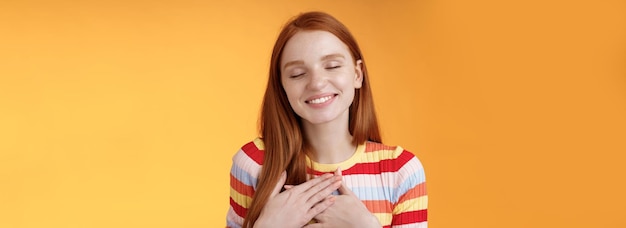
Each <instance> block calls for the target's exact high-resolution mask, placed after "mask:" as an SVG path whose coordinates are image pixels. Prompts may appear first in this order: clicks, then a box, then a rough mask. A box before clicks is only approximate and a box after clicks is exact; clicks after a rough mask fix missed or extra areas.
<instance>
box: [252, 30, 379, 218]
mask: <svg viewBox="0 0 626 228" xmlns="http://www.w3.org/2000/svg"><path fill="white" fill-rule="evenodd" d="M280 66H281V69H280V70H281V75H282V76H281V82H282V84H283V87H284V89H285V93H286V94H287V97H288V100H289V103H290V105H291V107H292V108H293V110H294V112H295V113H296V114H297V115H298V116H300V117H301V118H302V120H303V121H302V122H303V128H304V136H305V138H306V140H307V141H308V142H309V143H310V145H311V146H312V147H313V150H312V153H311V154H310V157H311V159H313V160H314V161H316V162H319V163H340V162H342V161H345V160H347V159H348V158H350V157H351V156H352V155H353V154H354V152H355V149H356V145H353V144H352V135H350V132H349V130H348V124H349V122H348V121H349V107H350V105H351V104H352V102H353V99H354V94H355V90H356V89H358V88H361V86H362V83H363V72H362V62H361V60H354V59H353V57H352V55H351V54H350V51H349V49H348V47H347V46H346V45H345V44H344V43H343V42H341V40H339V39H338V38H337V37H336V36H335V35H333V34H332V33H329V32H326V31H301V32H298V33H297V34H295V35H294V36H293V37H292V38H291V39H290V40H289V41H288V42H287V44H286V45H285V48H284V50H283V53H282V59H281V65H280ZM341 179H342V176H341V170H339V169H338V170H337V172H336V173H335V174H334V175H333V174H325V175H322V176H320V177H318V178H314V179H311V180H309V181H307V182H305V183H303V184H300V185H296V186H289V185H288V186H284V187H285V189H287V190H286V191H284V192H282V193H279V191H280V189H281V188H282V187H283V185H284V178H281V181H279V183H278V184H277V185H276V187H275V192H274V193H273V194H272V197H270V199H269V201H268V203H267V204H266V205H265V207H264V208H263V211H262V212H261V216H260V217H259V220H257V223H256V224H255V227H309V228H316V227H381V225H380V223H379V222H378V219H376V217H374V216H373V215H372V214H371V213H370V212H369V211H368V210H367V208H366V207H365V205H364V204H363V203H362V202H361V200H359V199H358V198H357V197H356V196H355V195H354V193H353V192H352V191H350V189H348V188H347V187H346V186H345V185H344V184H342V181H341ZM334 190H339V193H340V195H338V196H333V195H331V193H332V192H333V191H334ZM313 218H315V220H316V221H317V223H314V224H308V223H309V221H310V220H311V219H313Z"/></svg>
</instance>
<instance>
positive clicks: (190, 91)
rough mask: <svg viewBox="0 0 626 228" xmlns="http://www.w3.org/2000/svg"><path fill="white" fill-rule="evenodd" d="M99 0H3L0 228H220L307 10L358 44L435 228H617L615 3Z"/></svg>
mask: <svg viewBox="0 0 626 228" xmlns="http://www.w3.org/2000/svg"><path fill="white" fill-rule="evenodd" d="M100 2H102V3H94V2H91V3H87V2H86V1H41V2H36V1H2V2H1V3H0V227H7V228H9V227H11V228H12V227H223V226H224V225H225V215H226V210H227V209H228V191H229V186H228V180H229V179H228V172H229V168H230V164H231V160H230V158H231V156H232V155H233V154H234V153H235V152H236V151H237V149H238V148H239V147H240V146H241V145H243V144H244V143H246V142H247V141H249V140H251V139H253V138H254V137H255V136H256V119H257V117H258V110H259V106H260V100H261V97H262V92H263V90H264V87H265V82H266V77H267V71H268V62H269V56H270V51H271V48H272V45H273V42H274V40H275V38H276V36H277V33H278V31H279V29H280V27H281V26H282V25H283V24H284V23H285V22H286V21H287V19H288V18H290V17H291V16H294V15H296V14H297V13H299V12H301V11H307V10H323V11H327V12H329V13H331V14H333V15H335V16H336V17H337V18H339V19H340V20H342V21H343V22H344V23H345V24H346V25H347V26H348V27H349V28H350V29H351V30H352V32H353V33H354V35H355V36H356V37H357V40H358V41H359V43H360V45H361V48H362V49H363V51H364V54H365V57H366V62H367V64H368V69H369V70H370V74H371V81H372V83H373V90H374V96H375V101H376V105H377V109H378V113H379V115H380V120H381V122H382V128H383V137H384V140H385V141H386V143H387V144H393V145H402V146H403V147H405V148H407V149H408V150H410V151H412V152H414V153H415V154H417V155H418V156H419V157H420V159H421V160H422V162H423V163H424V166H425V168H426V174H427V179H428V183H429V194H430V196H429V197H430V205H429V206H430V208H429V220H430V222H429V223H430V224H431V226H432V227H529V226H532V227H626V220H625V219H624V218H623V216H624V215H623V213H624V211H625V206H624V205H626V198H625V197H624V192H626V187H625V185H624V183H623V181H624V174H626V168H624V164H623V162H624V161H625V158H626V155H624V154H625V152H626V143H625V142H624V141H626V140H625V139H626V2H624V1H539V0H531V1H495V0H492V1H486V0H478V1H460V0H448V1H403V2H399V1H391V2H388V1H370V0H361V1H342V0H339V1H328V0H322V1H319V0H316V1H312V0H311V1H309V0H307V1H249V2H244V1H225V2H224V3H217V2H212V1H100ZM392 2H393V3H392Z"/></svg>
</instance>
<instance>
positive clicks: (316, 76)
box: [307, 70, 328, 90]
mask: <svg viewBox="0 0 626 228" xmlns="http://www.w3.org/2000/svg"><path fill="white" fill-rule="evenodd" d="M327 84H328V78H327V77H326V75H325V74H324V72H323V71H320V70H313V71H311V72H310V77H309V83H308V84H307V89H309V90H322V89H323V88H324V87H326V85H327Z"/></svg>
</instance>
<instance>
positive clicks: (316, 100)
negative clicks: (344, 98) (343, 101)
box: [304, 94, 337, 104]
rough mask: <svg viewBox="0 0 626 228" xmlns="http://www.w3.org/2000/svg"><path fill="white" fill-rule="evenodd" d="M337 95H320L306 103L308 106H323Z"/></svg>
mask: <svg viewBox="0 0 626 228" xmlns="http://www.w3.org/2000/svg"><path fill="white" fill-rule="evenodd" d="M336 95H337V94H325V95H319V96H315V97H312V98H309V99H307V100H306V101H304V102H305V103H307V104H322V103H324V102H326V101H328V100H330V99H332V98H333V97H335V96H336Z"/></svg>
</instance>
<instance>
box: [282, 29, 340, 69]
mask: <svg viewBox="0 0 626 228" xmlns="http://www.w3.org/2000/svg"><path fill="white" fill-rule="evenodd" d="M330 54H341V55H343V56H344V57H345V58H346V59H349V60H352V56H351V54H350V50H349V49H348V46H347V45H346V44H344V43H343V42H342V41H341V40H340V39H339V38H337V37H336V36H335V35H333V34H332V33H330V32H327V31H321V30H313V31H300V32H298V33H296V34H295V35H294V36H293V37H291V38H290V39H289V41H287V43H286V44H285V47H284V49H283V53H282V57H281V61H280V65H281V66H284V65H285V63H287V62H290V61H304V62H305V63H306V62H312V61H319V60H320V59H321V58H322V57H323V56H327V55H330Z"/></svg>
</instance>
